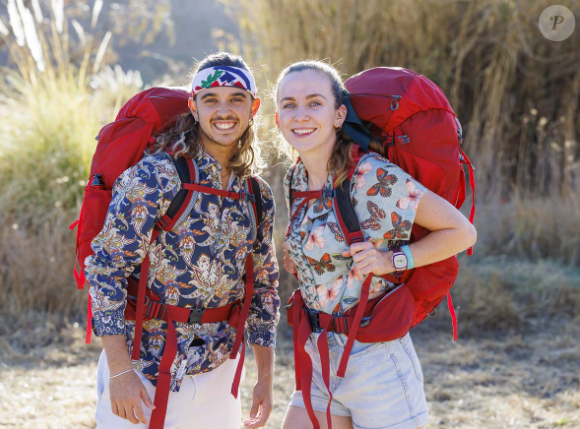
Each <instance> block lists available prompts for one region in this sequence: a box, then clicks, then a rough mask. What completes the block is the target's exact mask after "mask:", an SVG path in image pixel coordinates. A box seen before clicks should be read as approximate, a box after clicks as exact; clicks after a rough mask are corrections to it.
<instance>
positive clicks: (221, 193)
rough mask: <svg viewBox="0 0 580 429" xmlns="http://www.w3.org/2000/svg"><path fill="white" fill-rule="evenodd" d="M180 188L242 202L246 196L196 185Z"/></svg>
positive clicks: (187, 184) (186, 184) (191, 184)
mask: <svg viewBox="0 0 580 429" xmlns="http://www.w3.org/2000/svg"><path fill="white" fill-rule="evenodd" d="M182 187H183V189H187V190H188V191H197V192H202V193H204V194H212V195H219V196H221V197H226V198H232V199H234V200H243V199H244V198H247V195H246V194H245V193H243V192H231V191H224V190H223V189H217V188H212V187H210V186H203V185H200V184H198V183H184V184H183V185H182Z"/></svg>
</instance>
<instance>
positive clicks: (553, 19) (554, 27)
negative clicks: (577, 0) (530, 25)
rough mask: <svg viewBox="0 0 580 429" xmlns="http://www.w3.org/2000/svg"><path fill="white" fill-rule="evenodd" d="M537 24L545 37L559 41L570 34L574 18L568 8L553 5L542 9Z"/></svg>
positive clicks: (572, 30)
mask: <svg viewBox="0 0 580 429" xmlns="http://www.w3.org/2000/svg"><path fill="white" fill-rule="evenodd" d="M538 26H539V28H540V31H541V32H542V34H543V35H544V37H545V38H546V39H548V40H552V41H554V42H561V41H562V40H566V39H567V38H568V37H570V36H571V35H572V33H573V32H574V28H575V26H576V20H575V18H574V14H573V13H572V11H570V9H568V8H567V7H565V6H560V5H554V6H550V7H547V8H546V9H544V11H543V12H542V14H541V15H540V21H539V25H538Z"/></svg>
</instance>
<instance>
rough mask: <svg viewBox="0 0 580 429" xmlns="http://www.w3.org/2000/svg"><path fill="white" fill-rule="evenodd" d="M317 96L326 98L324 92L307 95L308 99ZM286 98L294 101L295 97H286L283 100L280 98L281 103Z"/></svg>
mask: <svg viewBox="0 0 580 429" xmlns="http://www.w3.org/2000/svg"><path fill="white" fill-rule="evenodd" d="M315 97H321V98H324V99H325V100H326V97H325V96H324V95H322V94H310V95H307V96H306V99H307V100H308V99H310V98H315ZM285 100H288V101H294V97H284V98H283V99H282V100H280V103H281V102H283V101H285Z"/></svg>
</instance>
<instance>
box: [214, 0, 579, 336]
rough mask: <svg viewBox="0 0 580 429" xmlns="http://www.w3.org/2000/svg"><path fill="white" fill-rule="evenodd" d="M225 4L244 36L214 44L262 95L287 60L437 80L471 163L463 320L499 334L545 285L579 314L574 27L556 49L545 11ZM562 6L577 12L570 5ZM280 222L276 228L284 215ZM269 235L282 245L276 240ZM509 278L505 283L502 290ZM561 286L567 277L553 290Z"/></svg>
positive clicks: (465, 5) (426, 0) (512, 4)
mask: <svg viewBox="0 0 580 429" xmlns="http://www.w3.org/2000/svg"><path fill="white" fill-rule="evenodd" d="M222 3H224V4H225V5H226V7H227V8H228V11H229V13H231V14H232V16H233V17H236V18H237V19H239V22H240V27H241V32H240V33H241V40H233V39H232V38H231V37H227V35H222V39H221V41H222V46H223V47H226V48H229V49H233V50H238V51H239V52H241V53H242V54H243V55H244V56H245V57H246V58H247V59H248V60H249V61H250V63H253V64H255V65H256V66H259V73H258V79H259V80H260V82H261V88H267V87H268V86H271V82H274V81H275V80H276V77H277V75H278V74H279V72H280V71H281V70H282V69H283V68H284V67H286V66H287V65H289V64H290V63H292V62H294V61H298V60H303V59H309V58H317V59H327V60H328V61H330V62H331V63H333V64H335V65H336V66H337V67H338V68H339V70H341V71H342V72H343V73H344V77H345V78H347V77H348V76H350V75H353V74H356V73H358V72H360V71H361V70H364V69H367V68H371V67H378V66H396V67H405V68H409V69H412V70H415V71H417V72H419V73H422V74H424V75H426V76H427V77H429V78H430V79H432V80H433V81H434V82H436V83H437V84H438V85H439V86H440V87H441V88H442V89H443V91H444V92H445V93H446V94H447V96H448V98H449V100H450V102H451V104H452V106H453V107H454V109H455V112H456V114H457V116H458V118H459V119H460V120H461V122H462V124H463V128H464V134H465V137H466V139H465V142H464V150H465V151H466V153H467V154H468V155H469V156H470V158H471V160H472V161H473V162H474V164H475V165H476V167H477V170H476V179H477V184H478V189H477V194H476V196H477V207H478V214H477V216H476V222H475V225H476V227H477V230H478V237H479V239H478V240H479V241H478V243H477V245H476V247H475V257H474V258H462V261H463V264H465V265H466V266H467V268H464V269H463V270H462V276H461V278H460V279H459V280H458V284H457V285H458V287H457V290H459V291H460V292H459V293H460V301H461V302H462V305H463V311H464V312H466V311H467V312H469V311H473V312H474V313H472V315H476V314H477V315H478V317H479V315H480V313H482V312H484V313H485V314H486V315H487V317H485V318H483V319H481V320H486V321H487V320H490V318H491V319H497V320H498V321H499V320H503V318H506V317H507V318H508V319H509V323H508V324H507V326H515V324H516V323H515V322H516V321H519V320H520V317H521V311H522V309H521V308H520V307H521V305H523V304H525V303H526V302H528V301H529V300H531V299H532V298H534V299H536V298H538V299H539V300H540V301H542V299H540V298H541V297H543V298H544V301H545V300H546V299H548V297H547V295H546V294H545V292H544V286H541V285H543V284H548V283H550V284H551V281H552V280H554V279H555V281H556V284H555V285H553V287H552V288H551V289H550V293H551V294H553V295H550V296H549V299H548V301H549V302H550V306H556V307H557V306H558V305H561V306H563V307H566V308H568V309H569V308H577V307H575V306H577V299H578V298H577V296H578V290H579V288H580V272H579V270H578V267H579V266H580V255H579V250H578V249H579V248H580V161H579V156H580V147H579V145H578V142H579V137H580V127H578V124H579V123H580V112H579V106H578V100H579V99H580V69H579V68H578V64H580V49H578V47H579V46H580V43H579V42H580V31H578V29H577V30H576V31H575V32H574V33H573V34H572V36H571V37H570V38H569V39H568V40H566V41H563V42H551V41H549V40H547V39H546V38H544V36H543V35H542V34H541V32H540V31H539V29H538V27H537V25H538V24H537V23H538V20H539V17H540V14H541V12H542V11H543V10H544V9H545V8H546V7H547V6H550V5H551V3H549V2H547V1H545V0H530V1H526V2H521V1H520V2H516V1H507V0H481V1H467V0H413V1H409V0H365V1H357V0H334V1H331V2H329V1H325V0H241V1H233V0H222ZM559 4H562V5H565V6H567V7H568V8H569V9H571V10H572V11H573V12H574V14H575V15H576V17H578V16H580V3H578V2H577V1H572V0H568V1H562V2H560V3H559ZM262 94H263V92H262ZM265 107H266V115H265V116H266V117H268V116H270V117H271V116H273V115H272V113H273V105H272V104H270V105H268V104H266V105H265ZM268 109H269V110H268ZM272 125H273V121H272ZM283 170H284V168H283V167H282V166H278V167H276V168H274V169H272V175H273V176H275V177H276V176H279V175H281V174H283ZM276 192H277V197H278V206H279V207H284V200H283V197H281V190H280V189H277V190H276ZM468 205H469V199H468V203H466V204H465V206H468ZM465 208H466V207H464V209H465ZM282 211H285V210H284V209H282ZM279 221H282V223H283V224H284V225H285V221H286V218H285V214H284V215H282V216H281V217H280V219H279ZM276 238H277V240H278V242H279V243H280V242H281V241H283V235H282V234H280V235H278V236H277V237H276ZM494 258H499V261H501V263H498V262H497V261H498V260H496V259H494ZM473 264H475V265H473ZM478 267H479V268H480V269H478ZM534 267H545V268H546V272H544V271H542V270H534V273H533V275H530V276H525V275H521V276H516V277H514V276H511V275H512V274H513V273H515V272H526V271H528V270H530V269H531V268H534ZM548 267H549V270H548ZM563 273H567V274H563ZM510 276H511V277H510ZM554 276H556V277H555V278H554ZM558 276H559V277H558ZM507 277H510V278H512V280H510V282H506V281H505V279H506V278H507ZM562 278H564V279H567V280H566V281H564V282H563V283H562V282H560V280H561V279H562ZM558 279H560V280H558ZM514 285H517V287H516V286H514ZM293 287H296V285H295V283H294V282H293V279H291V278H290V277H284V283H283V284H282V294H283V295H284V296H287V295H288V294H289V290H290V289H292V288H293ZM561 288H565V290H566V291H568V290H569V292H562V290H561ZM566 288H568V289H566ZM462 292H463V293H462ZM560 292H562V293H560ZM481 302H483V303H484V305H483V307H482V306H481V305H480V304H478V303H481ZM484 308H485V309H484ZM468 314H469V313H468ZM525 314H527V315H529V314H530V313H529V312H527V313H525ZM502 315H504V316H502ZM510 315H512V316H513V317H512V316H510ZM510 317H511V318H510ZM474 319H476V320H477V317H474ZM518 323H519V322H518ZM499 325H500V324H499V323H498V324H495V325H493V324H490V323H487V324H486V326H495V327H499ZM482 326H483V324H481V325H477V327H478V328H481V327H482Z"/></svg>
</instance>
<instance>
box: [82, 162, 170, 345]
mask: <svg viewBox="0 0 580 429" xmlns="http://www.w3.org/2000/svg"><path fill="white" fill-rule="evenodd" d="M164 161H165V163H164V165H163V164H162V163H161V161H160V160H159V159H150V160H149V161H147V160H143V161H141V162H139V163H138V164H136V165H135V166H133V167H131V168H129V169H128V170H126V171H125V172H123V173H122V174H121V176H119V178H118V179H117V180H116V181H115V184H114V186H113V192H112V199H111V203H110V205H109V209H108V212H107V216H106V218H105V223H104V226H103V229H102V230H101V232H100V233H99V234H98V235H97V236H96V237H95V238H94V240H93V241H92V243H91V248H92V249H93V251H94V255H91V256H89V257H87V259H86V261H85V262H86V268H85V274H86V278H87V280H88V282H89V285H90V287H89V293H90V296H91V304H92V310H93V331H94V333H95V335H97V336H103V335H119V334H123V335H124V334H125V317H124V311H125V304H126V296H127V277H128V276H129V275H131V273H133V271H134V270H135V268H136V267H138V266H139V265H141V263H142V262H143V260H144V259H145V257H146V255H147V253H148V251H149V247H150V244H151V237H152V234H153V227H154V225H155V223H156V221H157V219H159V217H160V216H161V215H162V213H163V212H164V211H166V210H167V207H168V206H169V204H170V203H171V200H172V197H173V193H172V192H174V191H172V190H174V189H175V187H176V185H177V184H176V183H175V181H176V180H177V181H179V178H178V176H177V173H176V172H175V169H174V167H173V164H172V163H171V162H170V160H169V159H167V158H165V159H164ZM169 164H171V165H169ZM171 169H173V171H171ZM172 173H173V174H172Z"/></svg>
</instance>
